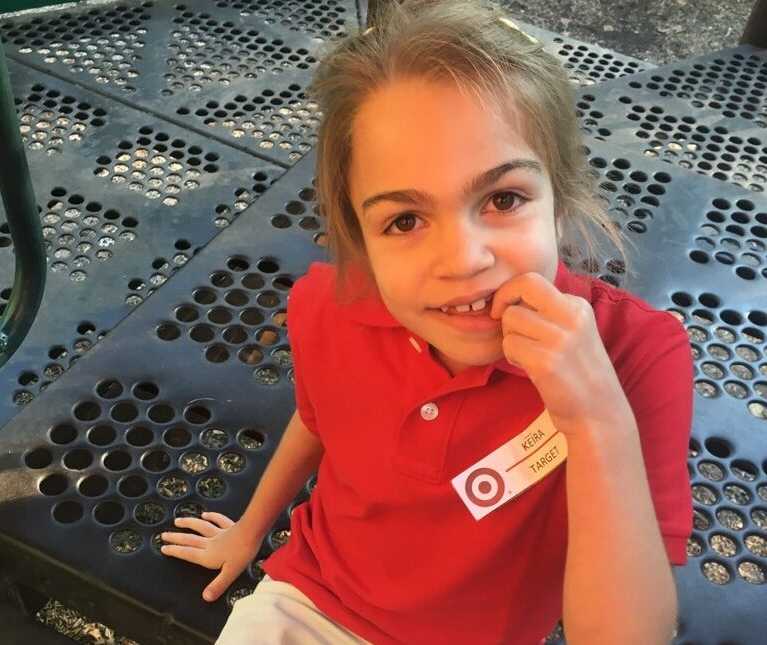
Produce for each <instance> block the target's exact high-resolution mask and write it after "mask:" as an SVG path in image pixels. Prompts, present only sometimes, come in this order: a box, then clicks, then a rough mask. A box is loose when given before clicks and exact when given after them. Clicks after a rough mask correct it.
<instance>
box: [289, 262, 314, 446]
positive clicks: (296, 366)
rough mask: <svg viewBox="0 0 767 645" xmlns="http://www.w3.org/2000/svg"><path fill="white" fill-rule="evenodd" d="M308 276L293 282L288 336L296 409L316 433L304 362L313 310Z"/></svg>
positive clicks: (303, 420) (309, 427)
mask: <svg viewBox="0 0 767 645" xmlns="http://www.w3.org/2000/svg"><path fill="white" fill-rule="evenodd" d="M306 281H307V276H304V277H302V278H299V279H298V280H296V282H295V283H294V284H293V287H292V289H291V290H290V295H289V296H288V311H287V314H288V319H287V324H288V337H289V340H290V351H291V354H292V356H293V380H294V381H295V386H294V394H295V399H296V410H298V415H299V416H300V417H301V421H302V422H303V424H304V425H305V426H306V427H307V428H308V429H309V430H310V431H311V432H313V433H314V434H316V435H317V436H319V432H317V419H316V415H315V413H314V406H313V405H312V402H311V399H310V398H309V392H308V391H307V388H306V381H305V377H306V364H305V363H304V354H303V348H302V345H303V344H302V342H301V339H302V338H303V334H304V331H303V330H304V328H305V327H306V326H307V325H308V326H309V327H310V328H311V321H310V320H309V318H310V317H311V310H309V309H308V303H309V302H310V301H309V299H308V296H309V294H308V293H307V289H305V287H306Z"/></svg>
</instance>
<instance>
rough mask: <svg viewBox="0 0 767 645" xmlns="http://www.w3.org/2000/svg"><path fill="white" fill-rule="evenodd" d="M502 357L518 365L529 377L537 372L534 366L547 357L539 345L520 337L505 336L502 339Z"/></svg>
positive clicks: (546, 353)
mask: <svg viewBox="0 0 767 645" xmlns="http://www.w3.org/2000/svg"><path fill="white" fill-rule="evenodd" d="M503 355H504V357H505V358H506V360H507V361H509V363H512V364H513V365H518V366H519V367H520V368H522V369H523V370H524V371H525V372H527V373H528V375H530V376H531V377H532V376H533V375H534V374H536V373H537V372H538V370H537V369H536V365H538V364H540V362H541V361H542V360H545V359H546V357H547V356H548V352H547V351H545V349H544V348H542V347H541V345H540V343H537V342H536V341H534V340H530V339H529V338H523V337H522V336H516V337H514V336H506V337H505V338H504V339H503Z"/></svg>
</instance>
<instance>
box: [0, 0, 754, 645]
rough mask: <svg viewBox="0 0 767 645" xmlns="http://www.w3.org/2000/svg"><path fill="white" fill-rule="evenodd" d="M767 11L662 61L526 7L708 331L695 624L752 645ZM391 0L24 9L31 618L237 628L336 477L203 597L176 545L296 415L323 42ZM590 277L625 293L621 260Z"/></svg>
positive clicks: (693, 575) (0, 516)
mask: <svg viewBox="0 0 767 645" xmlns="http://www.w3.org/2000/svg"><path fill="white" fill-rule="evenodd" d="M312 7H314V5H312ZM765 7H767V3H765V2H758V3H757V4H756V5H755V7H754V11H753V14H752V17H751V19H750V21H749V24H748V26H747V27H746V31H745V32H744V36H743V41H744V42H743V43H742V44H741V45H739V46H738V47H732V48H728V49H724V50H721V51H717V52H713V53H711V54H707V55H705V56H700V57H696V58H694V59H690V60H686V61H679V62H676V63H673V64H670V65H664V66H661V67H655V66H653V65H649V64H647V63H643V62H641V61H637V60H633V59H631V58H629V57H625V56H621V55H619V54H616V53H614V52H610V51H607V50H604V49H602V48H599V47H594V46H590V45H588V44H586V43H581V42H578V41H574V40H572V39H568V38H564V37H561V36H558V35H557V34H553V33H551V32H547V31H545V30H542V29H538V28H536V27H534V26H532V25H527V24H524V23H520V22H519V21H517V25H518V26H519V27H520V28H521V29H523V30H524V31H525V32H526V33H527V34H529V35H530V36H532V37H533V38H536V39H538V40H540V41H541V42H543V43H544V44H545V46H546V48H547V49H548V50H549V51H551V52H552V53H554V54H556V55H557V56H559V57H560V59H561V60H562V62H563V64H565V65H566V67H567V68H568V70H569V72H570V75H571V79H572V81H573V83H574V84H575V85H576V86H577V103H576V106H575V107H576V110H577V112H578V116H579V119H580V121H581V125H582V129H583V132H584V137H585V143H586V146H587V148H588V157H589V159H590V162H591V166H592V167H593V169H594V171H595V172H597V173H599V175H600V190H601V192H602V194H603V196H604V198H605V199H606V200H608V201H609V206H610V213H611V216H612V218H613V220H614V221H615V222H616V223H617V224H618V225H620V226H622V227H623V228H624V230H625V231H626V233H627V235H628V236H629V237H631V239H632V240H633V241H634V242H635V244H636V245H637V247H638V248H639V249H640V253H638V254H637V255H636V256H635V257H632V260H633V263H634V266H635V271H636V273H637V276H638V278H637V279H635V280H633V281H632V290H633V291H635V292H636V293H637V294H638V295H639V296H641V297H642V298H644V299H645V300H647V301H648V302H650V303H652V304H653V305H654V306H656V307H657V308H659V309H665V310H668V311H671V312H673V313H675V315H677V316H678V317H679V319H680V320H681V321H682V322H683V323H684V325H685V326H686V328H687V330H688V333H689V336H690V342H691V346H692V350H693V355H694V357H695V367H696V378H695V417H694V422H693V428H692V437H691V441H690V452H689V461H688V466H689V470H690V479H691V486H692V494H693V501H694V531H693V535H692V537H691V538H690V541H689V543H688V556H689V560H688V564H687V565H686V566H685V567H681V568H677V569H675V571H674V574H675V579H676V582H677V588H678V594H679V604H680V624H679V628H678V632H677V636H676V639H675V641H674V642H675V644H679V645H681V644H685V645H692V644H693V643H695V644H708V643H711V644H717V643H725V642H727V643H744V644H750V643H756V642H760V640H762V638H763V637H762V633H763V628H764V627H765V626H766V625H765V619H764V617H763V609H762V608H763V607H764V606H765V601H767V580H766V578H767V432H765V431H766V430H767V340H766V339H765V335H766V334H767V198H765V196H764V195H763V193H764V190H765V188H766V187H767V52H766V51H765V50H764V48H765V47H767V41H766V39H767V9H765ZM368 9H369V8H368V6H367V3H366V2H359V3H355V2H350V1H348V0H347V1H343V2H333V3H330V2H328V3H325V4H323V5H322V9H318V8H317V9H312V10H310V6H309V5H307V4H305V3H300V2H277V1H273V2H257V1H255V0H217V1H216V2H208V1H205V0H190V1H184V2H183V3H178V2H176V3H173V2H169V1H165V0H154V1H145V2H138V1H122V2H105V3H100V4H84V5H83V6H78V7H74V8H66V9H64V10H53V9H52V10H50V11H47V12H45V13H40V14H34V15H26V16H24V15H22V16H18V17H17V16H9V17H3V15H2V14H0V39H2V43H3V46H4V48H5V56H6V67H7V72H8V76H7V79H8V82H7V91H5V90H4V92H3V93H4V97H3V98H7V99H8V100H9V105H10V104H11V103H10V101H11V100H12V105H13V108H14V109H15V112H16V119H17V122H15V123H14V124H13V125H14V128H15V132H18V143H19V150H23V152H24V154H25V158H26V161H25V162H24V163H26V164H28V167H29V174H30V177H31V179H30V180H29V181H28V182H27V183H25V172H24V164H23V163H20V164H19V165H14V166H8V167H6V166H2V167H0V173H2V175H3V181H2V186H3V194H4V197H5V198H6V200H5V207H3V205H0V222H2V223H0V298H1V299H2V300H0V303H1V304H2V306H3V308H4V309H5V310H6V319H4V323H6V325H5V326H4V328H3V331H4V332H6V333H7V334H8V342H7V343H6V345H5V349H4V350H3V352H4V354H3V356H4V360H3V365H2V368H0V382H1V383H2V386H1V387H0V426H2V429H0V454H2V465H1V466H0V482H2V485H0V571H2V573H3V576H4V586H5V588H6V591H7V595H9V596H12V597H14V598H15V599H16V601H17V605H18V606H20V607H21V608H23V609H24V610H26V611H28V612H33V611H34V610H35V609H36V607H39V606H40V605H41V604H42V602H44V600H45V599H46V598H47V597H49V596H55V597H56V598H59V599H61V600H63V601H66V602H67V604H69V605H71V606H73V607H76V608H78V609H80V610H81V611H82V612H83V613H85V614H86V615H88V616H92V617H94V618H98V619H99V620H102V621H103V622H105V623H107V624H110V625H114V626H115V627H116V628H117V629H118V630H119V631H120V632H121V633H123V634H125V635H127V636H130V637H132V638H135V639H136V640H138V641H139V642H140V643H141V644H142V645H150V644H152V643H158V644H159V643H168V644H181V643H190V644H191V643H205V642H212V641H213V640H214V638H215V635H216V634H217V633H218V631H220V629H221V627H222V626H223V624H224V622H225V620H226V617H227V614H228V611H229V610H230V609H231V605H232V603H233V602H234V601H235V600H236V599H237V598H239V597H242V596H243V595H245V594H247V593H249V592H250V591H252V589H253V587H254V586H255V584H257V582H258V580H259V579H260V576H261V575H262V574H261V572H260V570H259V568H258V561H259V560H262V559H263V558H265V557H267V556H268V555H269V554H270V553H271V552H272V551H273V550H274V549H277V548H279V547H280V546H281V545H282V544H284V542H285V541H286V540H287V539H289V532H288V529H289V526H290V521H289V518H290V511H291V510H292V508H294V507H295V506H296V505H297V504H299V503H301V502H303V501H305V500H306V499H308V497H309V495H311V491H312V488H313V486H314V484H315V483H316V479H315V478H314V477H313V478H312V479H310V481H308V482H307V485H306V487H305V489H304V490H303V491H302V492H301V493H300V494H299V495H298V497H297V498H296V499H295V500H294V502H293V503H292V504H291V505H290V506H289V507H288V508H287V509H286V510H285V513H284V514H283V515H282V516H281V517H280V518H279V519H278V521H277V522H276V523H275V525H274V527H273V530H272V532H271V534H270V535H269V537H268V539H267V540H265V542H264V545H263V546H262V552H261V553H260V554H259V557H258V558H256V560H255V561H254V563H253V565H252V566H251V567H250V568H249V570H248V571H247V572H245V573H243V575H242V576H241V577H240V579H239V580H238V581H237V583H235V584H234V585H232V587H231V588H230V589H229V591H228V593H227V594H226V597H225V598H223V599H222V600H220V601H219V602H217V603H214V604H212V605H208V604H206V603H204V601H203V600H202V599H201V598H200V591H201V589H202V588H203V587H204V585H205V584H206V583H207V582H208V581H209V579H210V578H211V574H212V572H210V571H207V570H204V569H201V568H199V567H193V566H191V565H188V564H185V563H181V562H179V561H175V560H173V559H170V558H166V557H163V556H162V555H161V554H160V553H159V550H158V545H159V537H158V536H159V534H160V533H161V532H162V531H163V530H167V529H168V528H170V527H171V525H172V521H173V518H174V517H179V516H184V515H199V514H200V513H201V512H202V511H203V510H215V511H219V512H222V513H224V514H227V515H229V516H234V517H236V516H237V515H238V514H239V513H240V512H241V511H242V509H243V508H244V507H245V505H246V503H247V500H248V499H249V498H250V495H251V493H252V490H253V488H254V486H255V485H256V483H257V482H258V480H259V478H260V476H261V475H262V473H263V471H264V469H265V467H266V464H267V463H268V460H269V458H270V457H271V455H272V454H273V451H274V449H275V447H276V445H277V444H278V442H279V439H280V436H281V432H282V430H283V429H284V427H285V424H286V423H287V421H288V419H289V417H290V414H291V413H292V410H293V393H292V365H291V354H290V344H289V337H288V334H287V322H286V297H287V295H288V293H289V291H290V287H291V286H292V284H293V282H294V281H295V280H296V279H297V278H298V277H300V276H301V275H302V274H303V273H304V272H305V270H306V268H307V267H308V266H309V264H310V263H311V262H312V261H317V260H325V259H327V254H326V250H325V239H324V223H323V218H322V216H321V215H320V213H319V212H318V210H317V207H316V204H315V202H314V188H313V168H314V151H313V146H314V143H315V142H316V137H315V135H314V131H315V128H316V126H317V124H318V122H319V118H320V116H321V115H320V114H319V113H318V112H317V106H316V105H313V104H312V103H311V102H310V101H307V100H306V97H305V96H304V95H303V93H302V88H304V87H306V85H307V84H308V82H309V80H310V78H311V73H312V69H313V66H314V65H316V62H317V61H316V58H315V57H314V56H313V53H315V52H316V50H317V48H318V46H319V45H320V44H321V43H322V42H323V41H326V40H328V39H332V38H334V37H338V36H339V35H342V34H343V33H344V31H345V30H346V29H347V28H348V27H350V26H358V25H367V26H371V25H373V24H375V8H374V6H372V3H371V7H370V9H371V10H370V11H368ZM0 87H4V86H3V85H2V84H0ZM10 94H12V95H13V99H11V97H10ZM0 134H2V139H0V147H3V148H5V147H6V146H7V145H8V143H7V142H10V139H11V138H12V135H11V130H10V129H6V130H0ZM6 137H7V139H6ZM9 148H11V149H12V148H13V146H10V147H9ZM16 178H18V180H17V179H16ZM32 187H33V188H32ZM10 191H15V192H13V193H12V194H11V193H10ZM9 194H10V195H11V196H10V197H8V195H9ZM25 206H26V207H27V210H37V211H38V212H39V223H37V222H33V221H32V219H31V218H30V217H28V216H27V217H24V215H23V213H22V211H23V210H24V208H25ZM11 210H15V211H16V212H15V213H11V212H10V211H11ZM33 224H34V225H33ZM24 226H26V227H27V228H23V227H24ZM19 251H23V254H22V253H20V252H19ZM35 253H37V254H35ZM22 261H23V262H24V263H25V265H24V266H23V267H22V268H21V269H20V268H19V265H18V264H17V262H22ZM43 262H45V267H43ZM589 270H590V272H591V273H593V274H594V275H597V276H599V277H600V278H601V279H603V280H606V281H608V282H610V283H611V284H614V285H616V286H619V287H620V286H624V283H625V277H626V276H625V273H624V269H623V267H622V265H621V264H620V263H618V262H615V261H610V260H609V258H608V259H605V261H604V262H600V263H598V264H597V265H595V266H593V267H590V268H589ZM19 271H21V272H20V273H19ZM19 276H22V278H23V279H22V278H20V277H19ZM14 279H15V280H16V282H15V283H14ZM43 279H44V281H45V291H44V293H43V292H42V291H41V290H40V289H37V288H35V287H34V285H38V286H40V287H42V282H43ZM12 286H14V288H13V289H12ZM10 311H13V312H15V316H14V317H13V322H14V324H15V326H12V325H10V324H8V323H9V320H7V318H8V312H10ZM19 330H21V331H19ZM22 331H23V333H22ZM14 338H15V339H16V340H17V341H18V342H14V341H13V339H14ZM627 512H629V513H630V512H631V509H630V506H627ZM595 566H609V562H605V563H601V564H595ZM619 585H620V581H616V586H619ZM50 638H51V639H53V638H55V635H53V634H51V635H50ZM41 639H42V637H39V638H38V639H37V640H36V641H35V642H44V641H43V640H41ZM52 642H53V641H52ZM550 642H552V643H555V642H561V639H560V638H559V636H557V635H553V636H552V637H551V639H550Z"/></svg>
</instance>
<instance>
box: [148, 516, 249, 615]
mask: <svg viewBox="0 0 767 645" xmlns="http://www.w3.org/2000/svg"><path fill="white" fill-rule="evenodd" d="M202 518H203V519H199V518H196V517H178V518H176V521H175V522H174V523H175V525H176V526H180V527H187V528H190V529H194V530H195V531H197V532H198V533H200V535H194V534H192V533H163V534H162V536H161V537H162V539H163V540H164V541H165V542H168V543H169V544H166V545H164V546H163V547H162V548H161V549H160V550H161V551H162V553H163V554H165V555H169V556H172V557H174V558H179V559H180V560H186V561H187V562H193V563H195V564H199V565H200V566H203V567H206V568H208V569H221V573H219V574H218V576H216V578H215V579H214V580H213V582H211V583H210V584H209V585H208V586H207V587H206V588H205V591H203V593H202V597H203V598H204V599H205V600H207V601H209V602H213V601H214V600H217V599H218V597H219V596H220V595H221V594H222V593H224V591H226V590H227V588H228V587H229V585H230V584H232V583H233V582H234V581H235V580H236V579H237V577H238V576H239V575H240V574H241V573H242V572H243V571H244V570H245V569H246V568H247V566H248V565H249V564H250V562H251V560H253V558H255V557H256V555H257V554H258V551H259V549H260V548H261V542H262V541H263V536H258V537H257V538H256V539H254V537H253V536H252V535H250V534H248V533H246V532H245V531H244V530H243V529H242V526H241V525H240V524H237V523H236V522H233V521H232V520H230V519H229V518H228V517H227V516H226V515H222V514H221V513H203V514H202Z"/></svg>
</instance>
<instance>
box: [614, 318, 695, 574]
mask: <svg viewBox="0 0 767 645" xmlns="http://www.w3.org/2000/svg"><path fill="white" fill-rule="evenodd" d="M654 315H656V316H658V318H657V322H654V321H653V322H652V323H651V324H649V325H647V326H645V327H644V328H643V330H642V332H641V333H642V334H643V337H644V342H642V343H639V344H638V345H639V346H644V347H646V348H647V349H646V350H645V351H640V352H639V354H638V355H637V358H636V361H637V362H634V363H633V368H634V370H636V372H637V373H638V374H637V375H636V377H635V378H632V384H631V386H630V388H629V389H627V391H626V397H627V398H628V400H629V402H630V404H631V407H632V410H633V412H634V418H635V419H636V423H637V427H638V429H639V435H640V442H641V445H642V454H643V457H644V464H645V470H646V472H647V480H648V484H649V487H650V493H651V496H652V501H653V505H654V508H655V514H656V517H657V519H658V526H659V528H660V532H661V536H662V537H663V541H664V544H665V547H666V553H667V555H668V558H669V561H670V563H671V564H674V565H680V566H681V565H684V564H686V563H687V540H688V538H689V537H690V534H691V533H692V491H691V489H690V474H689V471H688V469H687V455H688V449H689V443H690V431H691V427H692V414H693V395H694V388H693V378H694V371H693V357H692V352H691V349H690V343H689V339H688V336H687V332H686V330H685V328H684V325H682V323H680V322H679V320H677V319H676V318H675V317H674V316H673V315H672V314H670V313H668V312H656V313H655V314H654Z"/></svg>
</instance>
